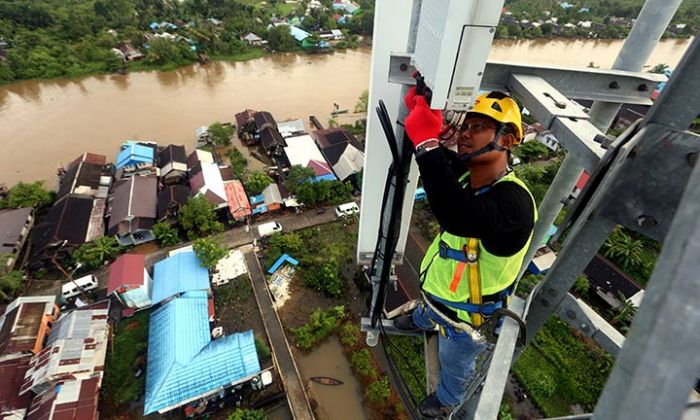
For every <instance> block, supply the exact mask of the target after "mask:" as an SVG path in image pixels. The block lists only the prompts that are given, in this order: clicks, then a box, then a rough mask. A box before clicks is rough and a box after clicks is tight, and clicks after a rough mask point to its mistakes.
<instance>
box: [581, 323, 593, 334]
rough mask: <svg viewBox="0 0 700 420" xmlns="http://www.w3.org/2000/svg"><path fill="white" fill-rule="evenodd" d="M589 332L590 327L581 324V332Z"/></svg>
mask: <svg viewBox="0 0 700 420" xmlns="http://www.w3.org/2000/svg"><path fill="white" fill-rule="evenodd" d="M590 330H591V327H589V326H588V324H584V323H581V331H583V332H588V331H590Z"/></svg>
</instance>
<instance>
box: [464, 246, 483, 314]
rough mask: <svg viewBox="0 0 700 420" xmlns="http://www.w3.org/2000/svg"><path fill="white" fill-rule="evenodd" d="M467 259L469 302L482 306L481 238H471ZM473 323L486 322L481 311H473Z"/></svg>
mask: <svg viewBox="0 0 700 420" xmlns="http://www.w3.org/2000/svg"><path fill="white" fill-rule="evenodd" d="M466 251H467V259H469V260H470V262H469V302H470V303H472V304H474V305H477V306H479V307H481V303H482V299H481V275H480V273H479V240H478V239H476V238H469V240H468V241H467V249H466ZM471 315H472V324H474V326H475V327H479V326H481V324H482V322H484V319H483V317H482V316H481V313H480V311H478V312H475V313H472V314H471Z"/></svg>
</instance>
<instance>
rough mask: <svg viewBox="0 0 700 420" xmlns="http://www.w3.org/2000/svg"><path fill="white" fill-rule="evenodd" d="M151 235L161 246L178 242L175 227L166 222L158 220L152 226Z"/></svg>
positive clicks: (178, 237)
mask: <svg viewBox="0 0 700 420" xmlns="http://www.w3.org/2000/svg"><path fill="white" fill-rule="evenodd" d="M153 235H154V236H155V237H156V240H157V241H158V243H160V244H161V245H163V246H173V245H177V244H178V243H180V235H179V234H178V232H177V229H176V228H175V227H173V226H172V225H171V224H170V223H168V222H158V223H156V224H155V225H154V226H153Z"/></svg>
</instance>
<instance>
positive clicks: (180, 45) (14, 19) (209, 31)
mask: <svg viewBox="0 0 700 420" xmlns="http://www.w3.org/2000/svg"><path fill="white" fill-rule="evenodd" d="M307 3H308V2H306V1H301V2H299V3H298V4H286V3H284V2H282V1H268V2H261V1H254V0H183V1H167V0H85V1H75V0H70V1H66V0H36V1H33V0H32V1H29V0H0V41H4V42H6V43H7V44H8V45H7V47H6V49H7V57H6V59H5V60H4V61H3V60H1V59H0V84H1V83H9V82H12V81H16V80H23V79H35V78H52V77H75V76H79V75H84V74H91V73H100V72H116V71H119V70H120V69H122V67H123V66H124V63H123V62H122V59H121V58H119V57H117V56H116V55H115V54H114V53H113V52H112V51H111V50H112V48H115V47H118V46H120V45H123V44H124V43H130V44H131V45H133V46H134V47H135V48H137V49H139V50H141V51H142V52H144V54H145V58H144V60H143V61H140V62H132V63H130V64H129V66H130V67H132V68H134V69H140V68H162V69H172V68H175V67H177V66H180V65H184V64H188V63H192V62H194V61H195V60H196V59H197V54H196V53H195V52H194V51H193V49H192V48H191V47H192V46H194V47H195V48H196V51H197V52H198V53H202V54H204V55H207V56H210V57H213V58H222V59H248V58H254V57H257V56H260V55H261V54H262V51H261V50H259V49H257V48H254V47H250V46H248V45H247V44H246V43H244V42H242V41H241V40H240V36H241V35H244V34H245V33H247V32H249V31H251V32H254V33H256V34H257V35H258V36H260V37H262V38H263V39H267V38H268V24H269V23H270V19H271V18H272V17H273V16H274V17H286V16H289V17H293V16H300V17H302V16H303V15H304V13H305V11H306V4H307ZM322 3H323V4H324V5H325V6H326V7H328V10H327V11H320V10H312V11H311V13H310V16H309V17H307V19H305V20H304V21H303V22H302V27H304V28H305V29H307V30H310V31H318V30H320V29H336V28H340V29H345V30H347V31H349V33H354V34H371V33H372V24H373V21H374V11H373V9H374V1H373V0H358V1H357V3H358V4H360V6H361V10H360V11H359V12H358V13H357V14H355V15H354V16H353V17H352V19H348V21H347V22H346V23H344V24H336V22H335V20H334V19H333V18H332V16H333V11H332V9H331V4H332V0H323V1H322ZM151 22H171V23H173V24H175V25H176V26H177V28H167V30H168V31H169V32H171V33H172V34H173V35H176V36H179V37H178V38H176V39H175V40H171V39H165V38H161V39H154V40H151V41H148V40H146V38H145V37H144V34H145V33H150V32H152V31H151V29H150V28H149V25H150V24H151ZM273 32H274V31H273ZM277 32H279V30H277ZM285 35H286V36H285ZM288 35H289V34H288V33H287V34H283V35H280V36H274V35H273V36H272V39H271V40H270V48H271V49H273V50H275V49H278V50H290V49H298V46H297V45H296V43H290V42H289V38H291V37H289V36H288ZM146 45H148V48H146Z"/></svg>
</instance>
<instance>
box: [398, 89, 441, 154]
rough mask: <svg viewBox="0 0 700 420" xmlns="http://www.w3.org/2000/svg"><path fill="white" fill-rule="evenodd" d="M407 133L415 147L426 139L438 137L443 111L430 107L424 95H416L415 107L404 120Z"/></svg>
mask: <svg viewBox="0 0 700 420" xmlns="http://www.w3.org/2000/svg"><path fill="white" fill-rule="evenodd" d="M404 128H405V129H406V134H408V137H409V138H410V139H411V141H412V142H413V146H414V147H418V145H419V144H421V143H423V142H424V141H426V140H430V139H437V138H438V136H439V135H440V129H442V112H441V111H440V110H439V109H435V110H433V109H430V107H429V106H428V104H427V103H426V102H425V97H424V96H416V98H415V107H414V108H413V110H412V111H411V113H410V114H408V117H406V120H405V121H404Z"/></svg>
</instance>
